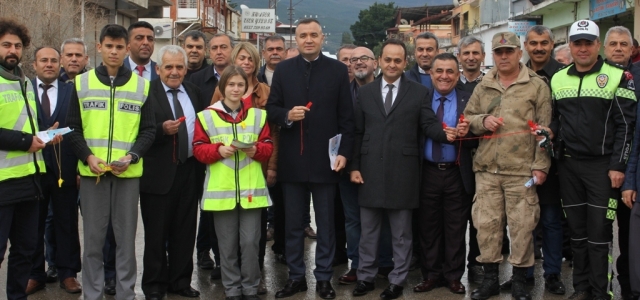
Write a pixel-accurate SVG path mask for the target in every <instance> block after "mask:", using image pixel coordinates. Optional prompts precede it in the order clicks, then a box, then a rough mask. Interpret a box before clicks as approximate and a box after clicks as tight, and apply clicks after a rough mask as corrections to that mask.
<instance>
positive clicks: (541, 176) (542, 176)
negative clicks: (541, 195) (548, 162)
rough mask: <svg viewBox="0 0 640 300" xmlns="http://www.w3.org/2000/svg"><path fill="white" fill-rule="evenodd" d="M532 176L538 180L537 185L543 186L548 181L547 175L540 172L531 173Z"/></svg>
mask: <svg viewBox="0 0 640 300" xmlns="http://www.w3.org/2000/svg"><path fill="white" fill-rule="evenodd" d="M531 175H532V176H533V177H535V178H536V185H542V184H543V183H544V181H545V180H547V173H545V172H542V171H540V170H533V171H531Z"/></svg>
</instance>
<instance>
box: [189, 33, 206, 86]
mask: <svg viewBox="0 0 640 300" xmlns="http://www.w3.org/2000/svg"><path fill="white" fill-rule="evenodd" d="M206 45H207V37H206V36H205V35H204V33H202V32H201V31H198V30H191V31H189V32H187V33H185V34H184V48H183V49H184V51H186V52H187V55H188V57H187V63H188V64H187V75H184V80H186V81H189V78H191V75H192V74H194V73H197V72H198V71H201V70H204V69H206V68H207V67H208V66H209V63H208V62H207V58H206V57H205V51H206V49H205V48H206Z"/></svg>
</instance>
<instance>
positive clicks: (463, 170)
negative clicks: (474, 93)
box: [422, 87, 478, 195]
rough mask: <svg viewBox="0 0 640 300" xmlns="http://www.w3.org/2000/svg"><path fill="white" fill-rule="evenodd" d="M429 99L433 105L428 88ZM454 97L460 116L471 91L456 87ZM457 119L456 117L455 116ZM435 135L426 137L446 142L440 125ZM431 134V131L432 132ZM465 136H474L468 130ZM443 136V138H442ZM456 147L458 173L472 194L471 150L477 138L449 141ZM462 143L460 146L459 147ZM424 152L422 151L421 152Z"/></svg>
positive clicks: (465, 188) (473, 174) (436, 127)
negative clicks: (458, 159) (458, 164)
mask: <svg viewBox="0 0 640 300" xmlns="http://www.w3.org/2000/svg"><path fill="white" fill-rule="evenodd" d="M427 97H428V98H427V99H428V101H429V104H428V105H429V107H430V108H431V107H433V106H432V103H433V90H429V95H428V96H427ZM456 97H457V100H458V101H457V106H456V108H457V109H456V110H457V116H460V115H461V114H462V113H463V112H464V108H465V107H466V106H467V103H469V98H471V93H468V92H466V91H464V90H461V89H458V88H457V87H456ZM456 119H458V118H456ZM434 129H440V130H436V133H437V135H436V136H434V137H433V138H432V137H431V136H430V135H427V137H428V138H432V139H434V140H440V141H441V142H445V143H449V142H446V135H445V134H444V131H443V130H442V127H438V126H435V128H434ZM432 134H433V133H432ZM466 137H474V135H473V134H472V133H471V132H469V133H468V134H467V136H466ZM443 138H444V140H443ZM451 144H453V145H454V146H455V147H456V153H460V168H459V169H460V175H461V177H462V184H463V185H464V190H465V191H466V192H467V194H469V195H473V194H475V193H476V175H475V173H474V172H473V155H472V151H474V149H475V148H478V140H473V139H472V140H464V141H462V144H461V143H460V142H453V143H451ZM461 145H462V147H460V146H461ZM422 153H424V152H422Z"/></svg>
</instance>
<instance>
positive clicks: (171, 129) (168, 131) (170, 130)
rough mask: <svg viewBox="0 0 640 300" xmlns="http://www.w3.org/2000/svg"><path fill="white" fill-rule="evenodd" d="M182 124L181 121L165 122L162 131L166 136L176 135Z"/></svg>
mask: <svg viewBox="0 0 640 300" xmlns="http://www.w3.org/2000/svg"><path fill="white" fill-rule="evenodd" d="M180 123H181V122H180V121H174V120H166V121H164V123H162V131H163V132H164V134H165V135H174V134H176V133H178V128H179V127H180Z"/></svg>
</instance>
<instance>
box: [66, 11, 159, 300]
mask: <svg viewBox="0 0 640 300" xmlns="http://www.w3.org/2000/svg"><path fill="white" fill-rule="evenodd" d="M127 41H128V34H127V30H126V29H125V28H124V27H122V26H120V25H113V24H109V25H106V26H105V27H104V28H102V31H101V32H100V43H99V44H98V52H100V53H101V55H102V61H103V65H101V66H99V67H97V68H96V69H94V70H91V71H89V72H86V73H84V74H82V75H80V76H79V77H77V78H76V80H75V84H76V88H75V91H73V93H72V97H71V102H70V104H69V112H68V115H67V124H68V125H69V127H71V128H72V129H73V130H74V131H73V132H72V133H70V134H69V140H70V142H71V144H72V148H73V151H74V152H75V154H76V156H77V157H78V159H79V160H80V161H79V163H78V171H79V173H80V177H81V178H80V205H81V207H82V215H83V217H84V254H83V257H82V264H83V266H82V285H83V287H84V288H83V290H82V292H83V297H84V299H87V300H89V299H102V297H103V289H102V285H103V283H104V271H103V257H102V247H103V245H104V243H105V237H106V235H107V225H108V224H109V220H111V223H112V225H113V230H114V233H115V240H116V244H117V246H116V282H117V283H116V293H117V295H118V298H122V299H133V298H134V297H135V292H134V286H135V283H136V257H135V237H136V228H137V223H138V196H139V184H140V180H139V179H140V177H141V176H142V161H141V157H142V156H143V155H144V154H145V152H146V151H147V149H149V147H150V146H151V144H152V143H153V140H154V138H155V117H154V113H153V109H152V107H151V105H148V104H146V103H148V102H147V101H146V100H147V95H148V92H149V82H148V81H147V80H146V79H144V78H142V77H140V76H135V75H133V73H132V72H131V71H130V70H129V69H127V68H125V67H123V66H122V64H123V61H124V58H125V56H126V53H127V51H128V50H129V47H128V44H127Z"/></svg>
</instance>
